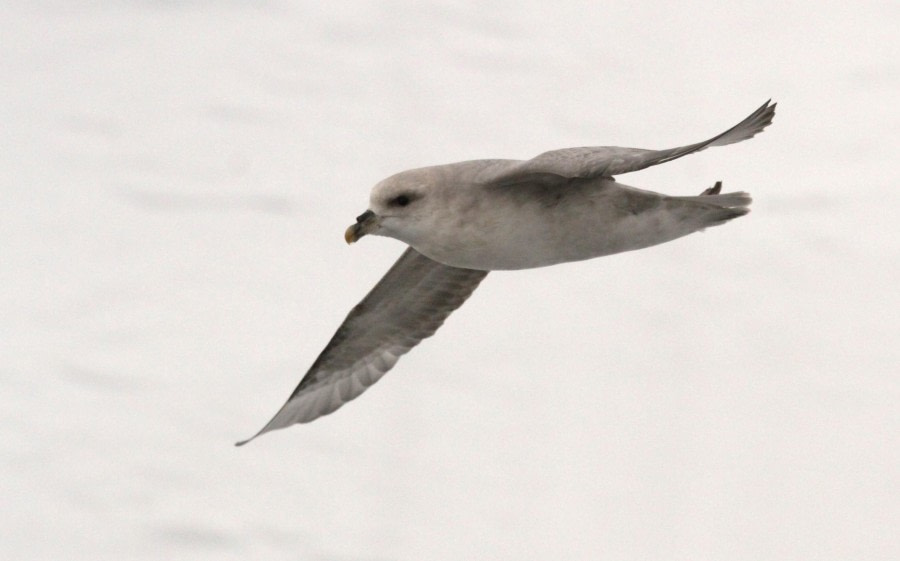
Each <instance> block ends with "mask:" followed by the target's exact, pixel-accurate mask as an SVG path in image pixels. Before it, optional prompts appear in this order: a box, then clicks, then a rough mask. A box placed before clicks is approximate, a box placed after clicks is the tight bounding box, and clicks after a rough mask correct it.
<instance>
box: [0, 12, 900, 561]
mask: <svg viewBox="0 0 900 561" xmlns="http://www.w3.org/2000/svg"><path fill="white" fill-rule="evenodd" d="M74 4H76V3H71V2H42V3H30V2H29V3H26V2H20V3H12V4H10V3H4V4H3V5H2V17H0V37H2V40H0V41H2V46H0V76H2V79H0V205H2V206H0V485H2V487H0V493H2V496H0V503H2V505H3V506H2V508H0V554H2V556H3V557H4V558H8V559H67V560H78V559H85V560H99V559H116V560H121V559H191V560H195V559H215V560H223V559H302V560H349V559H363V560H392V559H397V560H410V561H411V560H423V559H429V560H432V559H435V560H444V559H503V560H523V559H524V560H531V559H534V560H549V559H566V560H588V559H591V560H593V559H679V560H698V559H724V560H748V561H750V560H753V561H759V560H773V559H774V560H782V559H783V560H797V559H833V560H846V559H862V560H877V559H884V560H888V559H898V558H900V542H898V535H900V532H898V530H897V529H898V518H900V489H898V485H900V476H898V471H900V442H898V434H900V414H898V410H900V409H898V400H900V388H898V370H900V366H898V365H900V351H898V346H900V345H898V339H900V337H898V335H900V320H898V315H900V314H898V311H900V298H898V281H900V274H898V273H900V265H898V261H900V229H898V226H897V221H898V211H900V196H898V187H900V185H898V173H897V158H898V152H900V150H898V148H900V134H898V132H900V110H898V105H900V104H898V99H900V87H898V86H900V53H898V39H897V29H898V25H900V8H898V6H897V4H896V3H894V2H868V3H859V2H820V1H815V2H812V1H810V2H805V3H791V2H784V1H777V2H768V1H763V2H752V3H751V2H745V3H728V2H721V1H716V2H692V3H685V4H681V5H678V6H676V7H664V6H667V5H666V4H664V3H660V2H657V1H645V2H627V3H626V2H621V3H610V4H609V5H606V4H604V3H600V2H552V3H548V2H532V3H529V2H522V1H521V0H517V1H515V2H505V3H504V2H493V3H490V6H491V7H490V8H488V7H486V4H484V3H471V4H467V3H455V2H445V3H423V2H418V1H413V2H403V1H385V2H373V3H364V2H341V3H336V4H338V5H337V6H328V4H329V3H324V2H318V1H316V2H307V3H288V2H267V3H257V4H255V7H247V6H246V5H245V3H242V2H151V1H146V2H125V1H120V2H83V3H80V7H73V5H74ZM324 6H328V7H324ZM769 97H773V98H775V99H776V100H777V101H778V103H779V106H778V115H777V117H776V119H775V124H774V125H773V126H772V127H771V128H770V129H769V130H767V131H766V132H765V133H763V134H762V135H761V136H759V137H757V138H755V139H753V140H752V141H749V142H747V143H743V144H740V145H735V146H730V147H726V148H717V149H713V150H709V151H706V152H704V153H702V154H700V155H696V156H691V157H689V158H685V159H683V160H680V161H678V162H674V163H671V164H666V165H664V166H660V167H657V168H653V169H650V170H647V171H644V172H640V173H637V174H634V175H631V176H628V177H627V179H626V182H627V183H630V184H634V185H638V186H641V187H645V188H649V189H654V190H661V191H665V192H670V193H673V194H694V193H699V192H700V190H702V189H703V188H705V187H707V186H709V185H711V184H712V183H713V182H714V181H715V180H718V179H721V180H724V182H725V186H726V189H732V190H737V189H741V190H747V191H750V192H752V194H753V195H754V197H755V200H756V202H755V204H754V206H753V212H752V213H751V214H750V215H749V216H748V217H746V218H742V219H740V220H737V221H735V222H733V223H731V224H728V225H727V226H725V227H722V228H716V229H714V230H710V231H708V232H706V233H704V234H700V235H694V236H691V237H689V238H686V239H682V240H679V241H676V242H674V243H671V244H667V245H664V246H661V247H658V248H653V249H650V250H645V251H641V252H637V253H632V254H625V255H620V256H614V257H609V258H604V259H600V260H595V261H590V262H584V263H577V264H569V265H564V266H559V267H553V268H548V269H542V270H534V271H526V272H517V273H498V274H493V275H491V276H489V277H488V279H487V280H486V282H485V283H484V284H483V285H482V287H481V288H480V289H479V290H478V291H477V292H476V293H475V295H474V296H473V298H472V299H471V300H470V301H469V302H468V303H466V305H465V306H463V308H462V309H461V310H460V311H459V312H458V313H456V314H454V315H453V316H452V317H451V318H450V319H449V321H448V323H447V325H446V326H445V328H444V329H442V330H441V331H440V332H439V333H438V334H437V336H436V337H435V338H434V339H430V340H427V341H425V342H424V343H423V344H422V346H421V347H419V348H417V349H415V350H414V351H413V352H412V353H411V354H410V355H409V356H407V357H405V358H404V359H403V360H402V361H401V362H400V363H399V365H398V366H397V368H396V369H395V370H394V371H392V372H391V373H390V374H389V375H387V376H386V377H385V378H384V379H383V380H382V382H380V383H379V384H378V385H376V386H375V387H374V388H373V389H372V390H370V391H369V392H367V393H366V394H365V395H364V396H363V397H362V398H361V399H359V400H358V401H355V402H353V403H352V404H351V405H348V406H347V407H345V408H344V409H342V410H341V411H340V412H339V413H338V414H336V415H333V416H330V417H327V418H325V419H321V420H319V421H317V422H316V423H314V424H312V425H308V426H302V427H295V428H292V429H290V430H287V431H280V432H278V433H274V434H271V435H267V436H266V437H264V438H261V439H260V440H258V441H256V442H254V443H253V444H251V445H250V446H248V447H246V448H242V449H235V448H233V447H232V442H233V441H235V440H237V439H240V438H245V437H247V436H249V435H251V434H253V433H254V432H255V431H256V430H258V429H259V427H260V426H262V424H263V423H264V422H265V421H266V420H267V419H268V418H269V417H270V416H271V415H272V414H273V413H274V412H275V410H276V409H277V408H278V407H279V406H280V405H281V403H282V402H283V400H284V399H285V398H286V397H287V396H288V394H289V393H290V391H291V390H292V389H293V388H294V386H295V385H296V383H297V382H298V380H299V379H300V376H301V375H302V373H303V372H304V371H305V370H306V368H307V367H308V366H309V364H310V363H311V362H312V360H313V359H314V358H315V356H316V355H317V354H318V352H319V351H320V350H321V348H322V347H323V346H324V344H325V343H326V342H327V340H328V339H329V337H330V336H331V334H332V333H333V330H334V329H335V328H336V327H337V326H338V324H339V323H340V321H341V319H342V318H343V317H344V315H345V314H346V313H347V312H348V311H349V309H350V308H351V306H352V305H353V304H355V303H356V302H357V301H358V299H359V298H361V297H362V296H363V295H364V294H365V292H366V291H367V290H368V289H369V288H370V287H371V286H372V284H373V283H374V282H375V281H376V280H377V279H378V278H379V277H380V276H381V275H382V274H383V272H384V271H385V270H386V269H387V268H388V266H389V265H390V264H391V263H392V262H393V260H394V259H395V258H396V257H397V256H398V255H399V254H400V252H401V249H402V247H401V245H400V244H399V243H398V242H395V241H392V240H386V239H366V240H363V242H362V243H360V244H358V245H356V246H353V247H350V248H348V247H347V246H346V245H345V244H344V241H343V239H342V233H343V230H344V228H345V227H346V226H347V225H348V224H349V223H350V222H351V221H352V219H353V217H355V216H356V215H357V214H359V213H360V212H361V211H362V210H364V209H365V207H366V203H367V198H368V192H369V189H370V187H371V185H373V184H374V183H375V182H376V181H378V180H380V179H381V178H383V177H385V176H387V175H389V174H391V173H393V172H395V171H399V170H402V169H406V168H409V167H416V166H421V165H429V164H437V163H445V162H450V161H457V160H465V159H472V158H484V157H512V158H528V157H531V156H533V155H535V154H537V153H539V152H541V151H544V150H547V149H552V148H561V147H566V146H578V145H597V144H616V145H624V146H638V147H648V148H665V147H669V146H673V145H678V144H684V143H688V142H694V141H698V140H701V139H704V138H707V137H709V136H711V135H713V134H715V133H718V132H720V131H722V130H723V129H725V128H726V127H729V126H731V125H732V124H734V123H736V122H737V121H739V120H740V119H741V118H743V117H744V116H745V115H746V114H748V113H749V112H751V111H752V110H753V109H755V108H756V107H757V106H759V105H760V104H761V103H762V102H763V101H765V100H766V99H767V98H769Z"/></svg>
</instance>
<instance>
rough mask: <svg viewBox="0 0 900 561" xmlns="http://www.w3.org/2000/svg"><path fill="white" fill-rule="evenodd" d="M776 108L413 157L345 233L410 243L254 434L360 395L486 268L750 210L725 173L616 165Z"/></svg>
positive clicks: (755, 124)
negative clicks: (691, 189) (602, 139)
mask: <svg viewBox="0 0 900 561" xmlns="http://www.w3.org/2000/svg"><path fill="white" fill-rule="evenodd" d="M774 114H775V105H774V104H773V105H770V104H769V103H768V102H767V103H766V104H764V105H763V106H762V107H760V108H759V109H757V110H756V111H755V112H753V113H752V114H751V115H750V116H748V117H747V118H746V119H744V120H743V121H741V122H740V123H738V124H737V125H735V126H734V127H732V128H730V129H728V130H727V131H725V132H724V133H722V134H719V135H717V136H715V137H713V138H710V139H708V140H705V141H703V142H698V143H696V144H691V145H687V146H683V147H679V148H672V149H667V150H644V149H638V148H620V147H590V148H567V149H563V150H554V151H551V152H546V153H544V154H541V155H539V156H537V157H535V158H533V159H531V160H524V161H523V160H474V161H469V162H460V163H455V164H446V165H440V166H432V167H426V168H419V169H414V170H409V171H405V172H401V173H398V174H396V175H393V176H391V177H389V178H387V179H385V180H384V181H382V182H380V183H378V184H377V185H376V186H375V187H374V188H373V189H372V194H371V197H370V201H369V209H368V210H367V211H366V212H364V213H363V214H362V215H360V216H359V217H358V218H357V221H356V224H354V225H353V226H351V227H350V228H348V229H347V232H346V234H345V237H346V239H347V241H348V242H354V241H356V240H358V239H359V238H361V237H362V236H364V235H366V234H373V235H382V236H388V237H393V238H396V239H398V240H400V241H402V242H405V243H407V244H408V245H409V246H410V247H409V248H408V249H407V250H406V251H405V252H404V253H403V255H402V256H401V257H400V259H399V260H398V261H397V263H396V264H395V265H394V266H393V267H392V268H391V269H390V270H389V271H388V273H387V274H386V275H385V276H384V278H382V280H381V281H380V282H379V283H378V284H377V285H376V286H375V288H373V289H372V291H371V292H369V294H368V295H367V296H366V297H365V298H364V299H363V301H362V302H360V303H359V304H358V305H357V306H356V307H355V308H353V310H352V311H351V312H350V314H349V315H348V316H347V318H346V319H345V320H344V323H343V324H342V325H341V327H340V328H339V329H338V331H337V333H335V335H334V337H332V339H331V341H330V342H329V343H328V345H327V346H326V348H325V350H323V351H322V353H321V354H320V355H319V358H318V359H317V360H316V361H315V363H314V364H313V366H312V367H311V368H310V370H309V371H308V372H307V374H306V375H305V376H304V377H303V379H302V380H301V381H300V385H299V386H298V387H297V389H296V390H294V392H293V394H291V397H290V398H289V399H288V401H287V403H285V405H284V406H283V407H282V408H281V410H280V411H279V412H278V413H277V414H276V415H275V417H274V418H273V419H272V420H271V421H270V422H269V423H268V424H267V425H266V426H265V427H263V429H262V430H261V431H260V432H259V433H257V436H258V435H259V434H262V433H265V432H268V431H270V430H274V429H278V428H283V427H286V426H289V425H291V424H294V423H304V422H309V421H312V420H313V419H316V418H317V417H320V416H322V415H326V414H328V413H331V412H333V411H334V410H336V409H337V408H339V407H341V406H342V405H343V404H344V403H346V402H347V401H350V400H351V399H353V398H355V397H356V396H358V395H359V394H361V393H362V392H363V391H365V390H366V389H367V388H368V387H369V386H370V385H371V384H373V383H375V382H376V381H377V380H378V379H379V378H381V376H383V375H384V373H385V372H387V371H388V370H389V369H390V368H391V367H393V365H394V364H395V363H396V361H397V359H398V358H399V357H400V356H401V355H403V354H404V353H406V352H408V351H409V350H410V349H411V348H412V347H414V346H415V345H416V344H418V343H419V342H420V341H421V340H422V339H424V338H426V337H428V336H430V335H432V334H433V333H434V332H435V331H436V330H437V328H438V327H439V326H440V325H441V323H443V321H444V319H446V317H447V316H448V315H449V314H450V313H451V312H452V311H453V310H455V309H456V308H458V307H459V306H460V305H462V303H463V302H464V301H465V300H466V298H468V296H469V295H470V294H471V293H472V291H474V290H475V288H476V287H477V286H478V284H479V283H480V282H481V281H482V280H483V279H484V277H485V276H486V275H487V274H488V271H491V270H502V269H527V268H534V267H544V266H548V265H554V264H557V263H564V262H568V261H581V260H585V259H591V258H594V257H600V256H603V255H609V254H613V253H620V252H623V251H631V250H635V249H641V248H645V247H649V246H652V245H657V244H660V243H664V242H667V241H671V240H674V239H676V238H679V237H682V236H685V235H687V234H690V233H692V232H696V231H698V230H702V229H704V228H706V227H709V226H716V225H719V224H723V223H725V222H727V221H729V220H731V219H733V218H736V217H738V216H742V215H744V214H746V213H747V212H748V208H747V207H748V206H749V204H750V202H751V200H750V196H749V195H747V194H746V193H743V192H736V193H724V194H723V193H720V189H721V182H718V183H716V185H715V186H714V187H712V188H709V189H706V190H705V191H703V192H702V193H701V194H700V195H696V196H668V195H662V194H659V193H654V192H650V191H645V190H642V189H637V188H635V187H629V186H627V185H624V184H622V183H619V182H618V181H616V179H615V177H614V176H615V175H620V174H624V173H628V172H631V171H637V170H640V169H644V168H646V167H649V166H653V165H657V164H660V163H664V162H667V161H670V160H673V159H676V158H680V157H681V156H684V155H687V154H691V153H693V152H697V151H700V150H703V149H705V148H708V147H710V146H721V145H725V144H732V143H735V142H740V141H742V140H746V139H748V138H751V137H753V136H754V135H755V134H757V133H759V132H760V131H762V130H763V129H764V128H765V127H766V126H768V125H769V124H770V123H771V122H772V118H773V116H774ZM244 442H247V441H244ZM244 442H241V443H240V444H243V443H244Z"/></svg>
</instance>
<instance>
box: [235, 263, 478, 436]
mask: <svg viewBox="0 0 900 561" xmlns="http://www.w3.org/2000/svg"><path fill="white" fill-rule="evenodd" d="M487 273H488V272H487V271H477V270H473V269H460V268H458V267H450V266H448V265H443V264H441V263H438V262H437V261H434V260H432V259H429V258H428V257H425V256H424V255H422V254H421V253H419V252H418V251H416V250H415V249H413V248H411V247H410V248H409V249H407V250H406V251H405V252H404V253H403V255H401V256H400V259H398V260H397V262H396V263H395V264H394V266H393V267H391V269H390V270H389V271H388V272H387V274H386V275H384V277H383V278H382V279H381V280H380V281H379V282H378V284H376V285H375V288H373V289H372V290H371V292H369V294H368V295H366V297H365V298H363V300H362V302H360V303H359V304H357V305H356V306H355V307H354V308H353V310H352V311H351V312H350V314H349V315H348V316H347V318H346V319H345V320H344V323H342V324H341V326H340V327H339V328H338V330H337V332H336V333H335V334H334V336H333V337H332V338H331V341H330V342H329V343H328V345H327V346H326V347H325V350H323V351H322V353H321V354H320V355H319V358H317V359H316V361H315V363H313V365H312V367H311V368H310V369H309V371H308V372H307V373H306V376H304V377H303V379H302V380H301V381H300V385H299V386H297V389H295V390H294V393H292V394H291V397H290V398H289V399H288V400H287V403H285V404H284V406H283V407H282V408H281V410H279V411H278V413H277V414H276V415H275V417H273V418H272V420H271V421H269V422H268V424H266V426H264V427H263V428H262V430H260V431H259V432H258V433H257V434H256V435H254V436H253V437H252V438H249V439H247V440H244V441H242V442H238V443H237V445H238V446H240V445H243V444H246V443H247V442H250V441H251V440H253V438H256V437H257V436H259V435H261V434H263V433H266V432H269V431H271V430H275V429H280V428H284V427H287V426H290V425H293V424H295V423H308V422H309V421H312V420H313V419H316V418H317V417H321V416H322V415H327V414H329V413H331V412H333V411H335V410H336V409H337V408H339V407H340V406H342V405H343V404H345V403H347V402H348V401H350V400H351V399H354V398H355V397H357V396H358V395H359V394H361V393H362V392H364V391H365V390H366V389H367V388H368V387H369V386H371V385H372V384H374V383H375V382H377V381H378V380H379V379H380V378H381V377H382V376H383V375H384V374H385V373H386V372H387V371H388V370H390V369H391V367H392V366H394V363H396V362H397V359H398V358H399V357H400V356H401V355H403V354H406V352H408V351H409V350H410V349H411V348H413V347H415V346H416V345H417V344H418V343H419V341H421V340H422V339H425V338H426V337H429V336H431V335H432V334H434V332H435V331H436V330H437V328H438V327H440V326H441V324H442V323H444V320H445V319H446V318H447V316H449V315H450V313H451V312H453V310H455V309H456V308H458V307H460V306H461V305H462V303H463V302H465V301H466V299H467V298H468V297H469V295H470V294H472V291H474V290H475V288H476V287H477V286H478V284H479V283H480V282H481V280H482V279H483V278H484V277H485V276H486V275H487Z"/></svg>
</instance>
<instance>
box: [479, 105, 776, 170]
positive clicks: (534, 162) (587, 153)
mask: <svg viewBox="0 0 900 561" xmlns="http://www.w3.org/2000/svg"><path fill="white" fill-rule="evenodd" d="M770 103H771V100H769V101H767V102H765V103H764V104H763V105H762V106H761V107H760V108H759V109H757V110H756V111H754V112H753V113H751V114H750V115H749V116H747V118H746V119H744V120H743V121H741V122H740V123H738V124H736V125H735V126H733V127H731V128H730V129H728V130H727V131H725V132H723V133H722V134H718V135H716V136H714V137H712V138H710V139H708V140H704V141H703V142H697V143H696V144H689V145H687V146H680V147H678V148H669V149H665V150H645V149H642V148H622V147H619V146H595V147H584V148H563V149H562V150H552V151H550V152H544V153H543V154H540V155H538V156H535V157H534V158H532V159H530V160H524V161H521V162H516V163H515V164H512V165H508V166H505V167H504V168H503V169H502V170H501V171H500V172H499V173H498V174H497V175H496V176H494V177H490V178H487V180H488V181H490V183H492V184H495V185H513V184H517V183H524V182H531V181H535V180H541V179H543V180H544V181H548V180H549V181H555V180H554V179H553V178H556V180H558V179H559V178H584V179H588V178H595V177H612V176H614V175H619V174H622V173H628V172H631V171H638V170H641V169H644V168H648V167H650V166H655V165H657V164H662V163H664V162H668V161H671V160H674V159H676V158H680V157H682V156H686V155H688V154H692V153H694V152H699V151H701V150H705V149H706V148H709V147H710V146H724V145H726V144H733V143H735V142H740V141H742V140H747V139H748V138H752V137H753V136H755V135H756V134H758V133H760V132H762V130H763V129H764V128H766V127H767V126H769V125H770V124H771V123H772V118H773V117H774V116H775V106H776V105H777V104H775V103H771V104H770Z"/></svg>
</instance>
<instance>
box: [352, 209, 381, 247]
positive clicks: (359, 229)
mask: <svg viewBox="0 0 900 561" xmlns="http://www.w3.org/2000/svg"><path fill="white" fill-rule="evenodd" d="M380 223H381V220H380V219H379V218H378V216H377V215H376V214H375V213H374V212H372V211H371V210H367V211H365V212H364V213H362V214H360V215H359V216H357V217H356V224H354V225H352V226H350V227H349V228H347V231H346V232H344V239H345V240H346V241H347V243H348V244H350V243H353V242H355V241H357V240H359V238H361V237H363V236H365V235H366V234H368V233H369V232H371V231H373V230H375V229H377V228H378V226H379V224H380Z"/></svg>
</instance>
